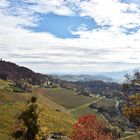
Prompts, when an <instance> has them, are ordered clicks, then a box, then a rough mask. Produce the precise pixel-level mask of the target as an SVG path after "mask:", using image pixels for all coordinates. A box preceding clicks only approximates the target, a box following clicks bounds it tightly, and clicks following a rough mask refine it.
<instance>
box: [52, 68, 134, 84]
mask: <svg viewBox="0 0 140 140" xmlns="http://www.w3.org/2000/svg"><path fill="white" fill-rule="evenodd" d="M133 71H134V69H129V70H124V71H118V72H101V73H90V72H89V73H86V74H83V73H82V74H78V73H77V74H62V73H61V74H59V73H58V74H57V73H56V74H52V75H53V76H54V77H56V78H60V79H62V80H66V81H92V80H102V81H105V82H119V83H123V82H124V80H125V75H126V74H132V73H133Z"/></svg>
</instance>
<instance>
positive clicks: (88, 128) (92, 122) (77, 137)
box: [72, 115, 117, 140]
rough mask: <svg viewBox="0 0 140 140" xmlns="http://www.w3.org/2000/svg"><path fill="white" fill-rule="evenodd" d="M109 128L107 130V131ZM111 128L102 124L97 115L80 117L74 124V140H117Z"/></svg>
mask: <svg viewBox="0 0 140 140" xmlns="http://www.w3.org/2000/svg"><path fill="white" fill-rule="evenodd" d="M106 130H107V131H106ZM116 139H117V138H115V137H114V136H113V133H112V132H111V130H110V129H108V128H106V127H105V126H104V125H103V124H101V123H100V122H99V121H98V120H97V119H96V116H95V115H86V116H83V117H80V118H79V120H78V122H77V123H75V124H74V125H73V134H72V140H116Z"/></svg>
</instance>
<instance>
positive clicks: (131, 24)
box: [0, 0, 140, 74]
mask: <svg viewBox="0 0 140 140" xmlns="http://www.w3.org/2000/svg"><path fill="white" fill-rule="evenodd" d="M0 57H1V58H3V59H4V60H6V61H11V62H15V63H17V64H19V65H22V66H26V67H28V68H31V69H32V70H34V71H36V72H41V73H49V74H50V73H86V74H87V73H97V72H115V71H124V70H128V69H133V68H137V67H140V0H0Z"/></svg>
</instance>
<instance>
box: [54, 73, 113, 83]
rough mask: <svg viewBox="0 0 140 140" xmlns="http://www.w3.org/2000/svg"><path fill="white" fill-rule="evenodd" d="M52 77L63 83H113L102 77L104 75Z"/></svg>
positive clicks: (111, 80) (110, 79)
mask: <svg viewBox="0 0 140 140" xmlns="http://www.w3.org/2000/svg"><path fill="white" fill-rule="evenodd" d="M54 77H56V78H59V79H61V80H65V81H73V82H75V81H84V82H86V81H94V80H102V81H105V82H113V81H114V80H113V79H112V78H110V77H107V76H104V75H78V74H77V75H71V74H67V75H54Z"/></svg>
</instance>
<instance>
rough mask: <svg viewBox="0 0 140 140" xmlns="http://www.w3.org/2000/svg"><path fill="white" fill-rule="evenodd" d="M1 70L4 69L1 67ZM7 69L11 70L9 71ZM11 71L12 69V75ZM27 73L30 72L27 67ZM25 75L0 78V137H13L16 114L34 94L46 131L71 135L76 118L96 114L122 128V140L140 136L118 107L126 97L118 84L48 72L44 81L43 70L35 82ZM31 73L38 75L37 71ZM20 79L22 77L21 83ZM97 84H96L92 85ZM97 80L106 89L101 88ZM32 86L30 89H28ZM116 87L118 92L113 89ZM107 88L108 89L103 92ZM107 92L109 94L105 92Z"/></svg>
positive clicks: (102, 121)
mask: <svg viewBox="0 0 140 140" xmlns="http://www.w3.org/2000/svg"><path fill="white" fill-rule="evenodd" d="M4 63H6V62H4ZM12 65H13V64H11V65H10V66H11V67H12ZM14 66H15V65H14ZM17 67H18V66H17ZM0 70H1V69H0ZM0 72H1V73H2V70H1V71H0ZM7 73H8V74H9V72H8V71H7ZM12 74H13V73H12V72H11V73H10V75H12ZM1 75H2V74H1ZM18 75H19V74H18V73H17V76H18ZM23 75H24V74H23ZM26 75H27V76H28V70H27V71H26ZM26 75H24V76H23V77H22V76H19V77H20V78H21V79H22V80H21V79H20V78H17V79H15V78H14V80H13V79H12V78H13V77H12V76H9V77H8V79H6V80H4V79H3V80H2V79H0V139H2V140H8V139H10V140H13V138H12V136H11V134H12V131H13V130H14V129H16V128H17V127H19V126H18V125H17V124H18V123H19V122H18V119H17V117H18V115H19V114H20V112H22V111H23V110H24V109H25V108H26V107H27V101H28V100H29V99H30V98H31V97H32V96H35V97H37V99H38V105H39V108H40V110H41V112H40V116H39V122H40V125H41V129H42V130H43V132H44V133H45V134H48V135H51V134H52V132H61V133H63V134H64V135H66V136H67V138H68V137H69V138H70V137H71V135H72V126H73V124H74V123H75V122H76V121H77V119H78V118H79V117H81V116H84V115H89V114H91V115H96V117H97V119H98V120H99V121H100V122H101V123H103V124H104V125H105V126H106V127H109V128H110V129H115V131H118V132H121V138H120V140H139V133H136V131H135V129H134V128H133V127H132V126H131V125H130V123H129V121H128V120H127V119H126V118H125V117H124V116H123V115H122V113H121V110H120V109H119V107H120V103H121V101H122V100H123V95H122V93H121V92H120V88H119V87H120V85H119V84H117V83H105V82H102V81H91V82H87V83H86V82H78V83H76V82H69V81H61V80H60V79H55V78H53V77H51V76H47V75H45V77H43V80H44V83H42V82H43V80H42V79H41V77H42V76H43V75H41V74H39V77H38V78H39V79H37V80H38V81H39V83H36V82H35V80H36V78H35V77H33V76H32V77H31V78H32V80H31V78H30V76H28V78H27V77H26ZM32 75H35V74H34V72H32ZM37 75H38V74H37ZM10 77H12V78H11V79H10ZM18 80H20V81H22V82H21V84H20V85H19V83H18V82H17V81H18ZM85 83H86V84H85ZM94 84H95V85H96V86H95V87H94V86H92V85H94ZM98 84H99V85H101V87H102V88H103V89H102V88H100V89H98V88H99V87H98V86H99V85H98ZM29 87H30V88H31V90H27V89H29ZM106 87H107V88H106ZM113 87H114V88H115V92H114V91H113V92H112V89H113ZM26 88H27V89H26ZM104 89H105V93H103V92H102V91H103V90H104ZM100 90H101V92H100ZM93 91H98V92H93ZM107 92H109V94H106V93H107ZM108 95H109V96H108ZM120 95H121V96H120Z"/></svg>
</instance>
